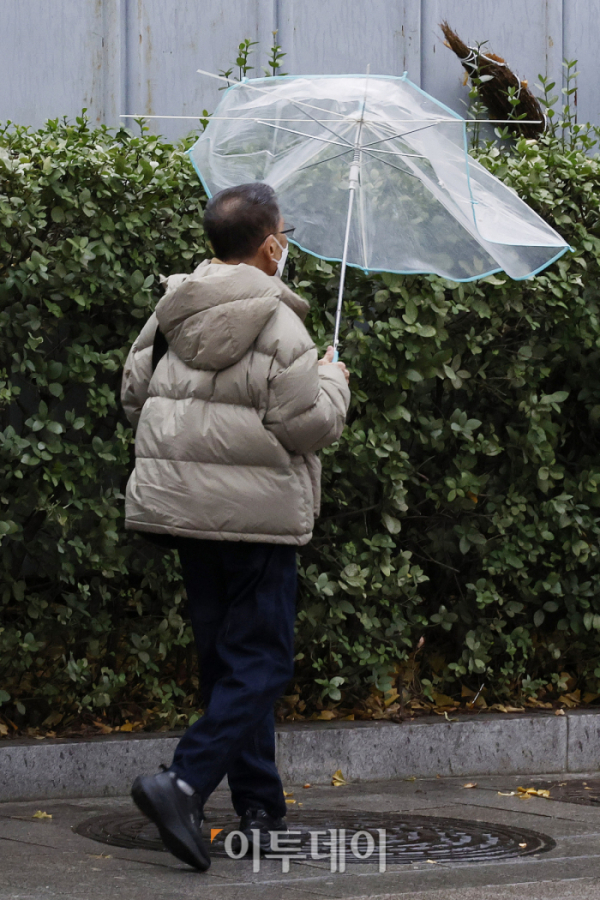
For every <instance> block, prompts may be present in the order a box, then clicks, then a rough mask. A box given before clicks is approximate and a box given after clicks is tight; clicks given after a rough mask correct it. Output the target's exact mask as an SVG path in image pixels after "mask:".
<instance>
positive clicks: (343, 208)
mask: <svg viewBox="0 0 600 900" xmlns="http://www.w3.org/2000/svg"><path fill="white" fill-rule="evenodd" d="M206 74H208V73H206ZM466 124H467V123H466V120H464V119H462V118H461V117H460V116H458V115H457V114H456V113H455V112H453V111H452V110H450V109H449V108H448V107H446V106H444V105H443V104H442V103H440V102H439V101H437V100H435V99H434V98H433V97H431V96H430V95H428V94H426V93H424V92H423V91H422V90H421V89H420V88H418V87H417V86H416V85H414V84H412V82H410V81H409V80H408V78H407V77H406V74H405V75H403V76H402V77H392V76H369V75H349V76H348V75H345V76H336V75H334V76H325V75H316V76H280V77H275V78H273V77H270V78H260V79H252V80H245V81H242V82H239V83H236V84H234V85H232V86H231V87H229V89H228V90H227V91H226V92H225V94H224V95H223V99H222V101H221V103H220V104H219V106H218V107H217V109H216V110H215V113H214V115H213V116H212V117H211V118H210V121H209V124H208V127H207V128H206V130H205V132H204V133H203V134H202V136H201V137H200V138H199V139H198V140H197V141H196V143H195V144H194V146H193V147H192V148H191V149H190V151H189V154H190V157H191V159H192V162H193V164H194V166H195V168H196V171H197V172H198V175H199V177H200V179H201V181H202V183H203V185H204V187H205V189H206V191H207V193H208V195H209V196H212V195H213V194H214V193H216V192H217V191H220V190H222V189H224V188H227V187H233V186H234V185H237V184H242V183H245V182H250V181H264V182H267V183H268V184H270V185H272V187H273V188H274V189H275V190H276V192H277V195H278V199H279V204H280V208H281V211H282V213H283V215H284V216H285V218H286V219H287V220H289V221H290V222H293V223H294V225H295V228H296V230H295V234H294V243H296V244H297V245H298V246H299V247H301V248H302V249H303V250H305V251H306V252H308V253H311V254H313V255H315V256H318V257H320V258H322V259H327V260H331V261H340V262H341V263H342V272H341V278H340V289H339V297H338V309H337V315H336V324H335V335H334V347H335V349H336V353H337V347H338V341H339V326H340V316H341V308H342V298H343V290H344V277H345V271H346V265H350V266H356V267H357V268H360V269H363V270H365V271H370V272H379V271H384V272H399V273H405V274H417V273H421V274H423V273H427V274H431V273H435V274H438V275H441V276H443V277H445V278H448V279H451V280H452V281H471V280H474V279H477V278H485V277H486V276H488V275H490V274H492V273H494V272H498V271H504V272H506V273H507V274H508V275H509V276H510V277H511V278H514V279H524V278H529V277H531V276H532V275H535V274H536V273H537V272H539V271H541V270H542V269H544V268H545V267H546V266H548V265H550V263H552V262H554V260H556V259H558V258H559V257H560V256H561V255H562V254H563V253H564V252H565V251H566V250H568V249H569V247H568V245H567V244H566V243H565V241H564V240H563V238H562V237H561V236H560V235H559V234H557V232H556V231H554V230H553V229H552V228H551V227H550V226H549V225H548V224H547V223H546V222H544V220H543V219H541V218H540V217H539V216H538V215H537V214H536V213H535V212H534V211H533V210H532V209H530V207H529V206H527V204H526V203H524V202H523V200H521V199H520V198H519V197H518V196H517V194H516V193H515V191H513V190H512V189H511V188H509V187H507V186H506V185H505V184H503V183H502V182H501V181H499V180H498V179H497V178H495V177H494V176H493V175H491V174H490V173H489V172H488V171H487V170H486V169H485V168H484V167H483V166H481V165H480V164H479V163H478V162H477V161H476V160H474V159H473V158H472V157H471V156H469V153H468V145H467V132H466Z"/></svg>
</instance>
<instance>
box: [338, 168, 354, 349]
mask: <svg viewBox="0 0 600 900" xmlns="http://www.w3.org/2000/svg"><path fill="white" fill-rule="evenodd" d="M355 191H356V182H355V181H354V180H351V181H350V197H349V199H348V218H347V219H346V234H345V236H344V252H343V253H342V270H341V272H340V289H339V293H338V302H337V309H336V312H335V331H334V332H333V348H334V350H335V352H336V354H337V349H338V344H339V342H340V322H341V318H342V301H343V299H344V281H345V280H346V261H347V259H348V241H349V240H350V225H351V223H352V207H353V205H354V194H355Z"/></svg>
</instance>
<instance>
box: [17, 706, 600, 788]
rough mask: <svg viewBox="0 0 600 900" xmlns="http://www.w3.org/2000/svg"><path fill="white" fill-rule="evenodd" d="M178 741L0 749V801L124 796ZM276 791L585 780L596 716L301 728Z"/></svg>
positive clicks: (282, 762) (48, 743) (593, 754)
mask: <svg viewBox="0 0 600 900" xmlns="http://www.w3.org/2000/svg"><path fill="white" fill-rule="evenodd" d="M177 741H178V735H174V734H173V733H170V734H160V735H159V734H128V735H124V734H118V735H109V736H106V737H97V738H89V739H87V740H79V741H75V740H70V739H56V740H45V741H38V740H17V739H15V740H5V741H2V742H0V801H8V800H34V799H35V800H43V799H55V798H77V797H108V796H117V795H120V794H127V793H129V789H130V786H131V783H132V781H133V779H134V778H135V776H136V775H138V774H139V773H143V772H155V771H156V770H157V769H158V766H159V764H160V763H167V764H169V763H170V761H171V757H172V754H173V751H174V749H175V746H176V744H177ZM277 764H278V766H279V770H280V772H281V775H282V778H283V780H284V782H285V783H286V784H302V783H304V782H310V783H311V784H328V783H329V781H330V779H331V775H332V774H333V772H335V771H336V769H341V770H342V772H343V774H344V776H345V777H346V779H347V780H348V781H376V780H380V779H393V778H406V777H408V776H411V775H414V776H416V777H428V776H432V775H433V776H434V775H446V776H447V775H509V774H523V775H527V774H539V773H544V774H553V773H561V772H593V771H596V770H598V769H600V711H572V712H568V713H566V715H564V716H555V715H553V714H545V713H538V714H534V715H527V714H513V715H503V716H491V715H481V716H477V717H466V716H465V717H458V720H457V721H449V722H447V721H445V720H442V721H440V719H438V718H437V717H436V718H427V719H418V720H416V721H414V722H404V723H402V724H401V725H397V724H394V723H390V722H386V721H380V722H371V721H369V722H323V723H321V722H302V723H294V724H289V725H288V724H285V725H281V726H279V728H278V729H277Z"/></svg>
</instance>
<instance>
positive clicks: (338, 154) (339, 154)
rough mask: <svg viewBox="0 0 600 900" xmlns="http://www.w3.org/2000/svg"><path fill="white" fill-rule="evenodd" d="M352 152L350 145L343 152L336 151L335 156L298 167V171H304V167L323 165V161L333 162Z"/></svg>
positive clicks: (310, 167)
mask: <svg viewBox="0 0 600 900" xmlns="http://www.w3.org/2000/svg"><path fill="white" fill-rule="evenodd" d="M352 152H353V148H352V147H348V149H347V150H342V152H341V153H336V154H335V156H328V157H327V158H326V159H318V160H317V161H316V162H314V163H309V164H308V165H307V166H300V168H299V169H298V171H299V172H302V171H303V170H304V169H312V168H313V167H314V166H320V165H322V164H323V163H326V162H331V160H332V159H339V158H340V156H346V154H348V153H352Z"/></svg>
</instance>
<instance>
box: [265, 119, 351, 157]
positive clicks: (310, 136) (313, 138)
mask: <svg viewBox="0 0 600 900" xmlns="http://www.w3.org/2000/svg"><path fill="white" fill-rule="evenodd" d="M257 122H259V123H260V124H261V125H267V126H268V127H269V128H279V130H280V131H287V132H288V133H289V134H298V135H300V137H303V138H306V140H307V141H322V142H323V143H324V144H335V145H336V146H337V147H348V149H349V150H352V149H353V147H352V144H348V143H341V142H340V141H332V140H330V139H329V138H325V137H319V136H318V135H316V134H306V133H305V132H304V131H295V129H293V128H284V127H283V125H274V124H273V123H272V122H267V121H265V120H263V119H257ZM334 134H335V132H334Z"/></svg>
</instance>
